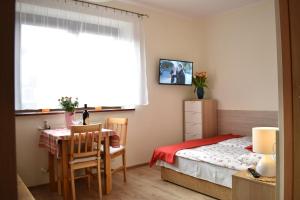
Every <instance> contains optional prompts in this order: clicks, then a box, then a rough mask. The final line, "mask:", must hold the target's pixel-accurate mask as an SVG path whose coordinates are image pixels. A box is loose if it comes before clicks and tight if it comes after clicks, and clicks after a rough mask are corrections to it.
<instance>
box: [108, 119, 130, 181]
mask: <svg viewBox="0 0 300 200" xmlns="http://www.w3.org/2000/svg"><path fill="white" fill-rule="evenodd" d="M127 125H128V119H127V118H107V119H106V121H105V128H107V129H111V130H114V131H115V132H116V133H117V135H118V136H119V137H120V147H119V148H113V147H110V157H111V159H114V158H116V157H118V156H122V166H121V167H119V168H117V169H112V173H114V172H116V171H119V170H123V180H124V182H126V140H127Z"/></svg>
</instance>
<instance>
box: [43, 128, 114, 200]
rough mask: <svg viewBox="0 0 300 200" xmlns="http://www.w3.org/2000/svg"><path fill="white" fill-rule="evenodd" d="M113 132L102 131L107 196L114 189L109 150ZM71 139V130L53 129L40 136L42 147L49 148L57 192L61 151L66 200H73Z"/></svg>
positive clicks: (50, 170)
mask: <svg viewBox="0 0 300 200" xmlns="http://www.w3.org/2000/svg"><path fill="white" fill-rule="evenodd" d="M115 134H116V133H115V132H114V131H113V130H109V129H102V138H103V140H104V179H105V190H104V192H105V194H109V193H110V192H111V189H112V180H111V159H110V148H109V136H112V135H115ZM70 138H71V132H70V130H69V129H51V130H43V131H42V133H41V136H40V143H39V146H40V147H44V148H48V151H49V153H48V157H49V158H48V159H49V163H48V164H49V182H50V188H51V190H52V191H56V190H57V185H56V183H55V165H54V161H55V159H56V155H57V153H58V149H60V150H61V163H62V169H61V170H62V179H63V180H62V193H63V197H64V199H65V200H67V199H71V192H70V186H69V175H68V174H69V173H68V165H69V163H68V162H69V161H68V151H67V149H68V143H69V141H70Z"/></svg>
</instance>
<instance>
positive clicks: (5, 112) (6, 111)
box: [0, 0, 17, 200]
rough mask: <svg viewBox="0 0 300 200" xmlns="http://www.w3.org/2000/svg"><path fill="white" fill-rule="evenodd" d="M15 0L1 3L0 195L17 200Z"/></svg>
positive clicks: (3, 197) (6, 0)
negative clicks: (0, 173)
mask: <svg viewBox="0 0 300 200" xmlns="http://www.w3.org/2000/svg"><path fill="white" fill-rule="evenodd" d="M14 16H15V1H14V0H5V1H0V26H1V27H0V44H1V45H0V52H1V53H0V86H1V89H0V112H1V114H0V127H1V131H0V155H1V164H0V171H1V172H2V175H1V183H0V195H1V199H12V200H15V199H17V192H16V191H17V177H16V142H15V108H14V35H15V34H14V26H15V18H14Z"/></svg>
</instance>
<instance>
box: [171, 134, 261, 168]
mask: <svg viewBox="0 0 300 200" xmlns="http://www.w3.org/2000/svg"><path fill="white" fill-rule="evenodd" d="M251 141H252V139H251V137H242V138H234V139H229V140H225V141H223V142H219V143H217V144H213V145H208V146H203V147H197V148H193V149H184V150H180V151H178V152H177V153H176V156H179V157H183V158H187V159H191V160H195V161H204V162H207V163H210V164H214V165H217V166H221V167H226V168H229V169H234V170H245V169H247V168H249V167H254V166H255V165H256V164H257V162H258V161H259V160H260V159H261V155H259V154H256V153H252V152H250V151H249V150H246V149H245V147H247V146H249V145H251V144H252V142H251Z"/></svg>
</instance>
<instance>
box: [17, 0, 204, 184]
mask: <svg viewBox="0 0 300 200" xmlns="http://www.w3.org/2000/svg"><path fill="white" fill-rule="evenodd" d="M117 6H120V5H117ZM122 7H126V8H130V9H131V10H137V11H140V12H146V13H147V14H149V15H150V18H149V19H147V18H146V19H145V29H146V30H145V32H146V51H147V73H148V88H149V102H150V104H149V105H148V106H142V107H138V108H137V109H136V111H133V112H118V113H99V114H92V116H91V118H92V121H103V120H104V119H105V117H107V116H124V117H128V118H129V130H128V131H129V135H128V145H127V146H128V165H129V166H130V165H136V164H141V163H145V162H148V161H149V160H150V158H151V155H152V151H153V149H154V148H155V147H157V146H161V145H167V144H173V143H176V142H180V141H181V140H182V132H183V125H182V121H183V119H182V109H183V107H182V104H183V100H184V99H187V98H191V97H193V96H194V94H193V89H192V87H186V86H164V85H159V84H158V81H157V79H158V61H159V58H160V57H162V58H173V59H183V60H191V61H194V64H195V66H198V65H199V62H200V61H202V60H203V58H202V57H201V55H202V49H201V48H202V47H203V45H202V43H201V40H200V39H201V38H202V37H201V31H200V30H199V26H197V22H193V21H190V20H188V19H185V18H181V17H178V16H173V15H166V14H163V13H159V12H156V11H151V10H147V9H143V8H140V9H139V8H134V7H133V6H122ZM121 89H122V88H121ZM123 89H125V88H123ZM63 117H64V116H63V115H49V116H25V117H16V129H17V130H16V136H17V167H18V173H19V174H20V175H21V176H22V178H23V180H24V181H25V183H26V184H27V185H29V186H32V185H38V184H43V183H46V182H47V181H48V179H47V174H46V173H43V172H42V171H41V168H44V169H47V152H46V151H45V150H44V149H40V148H38V138H39V133H38V130H37V128H38V127H39V126H42V124H43V120H47V121H49V124H50V125H52V127H60V126H63V123H64V118H63Z"/></svg>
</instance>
